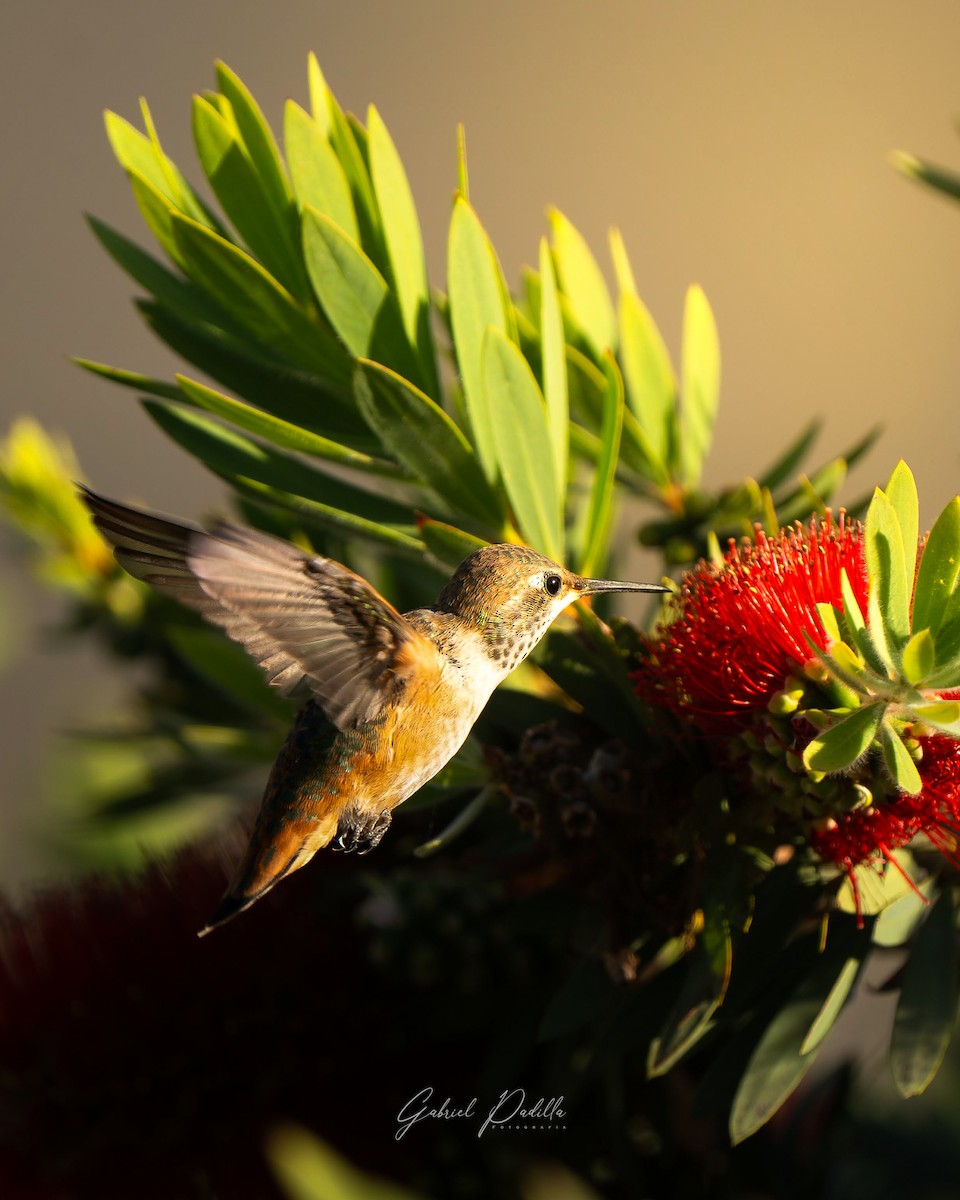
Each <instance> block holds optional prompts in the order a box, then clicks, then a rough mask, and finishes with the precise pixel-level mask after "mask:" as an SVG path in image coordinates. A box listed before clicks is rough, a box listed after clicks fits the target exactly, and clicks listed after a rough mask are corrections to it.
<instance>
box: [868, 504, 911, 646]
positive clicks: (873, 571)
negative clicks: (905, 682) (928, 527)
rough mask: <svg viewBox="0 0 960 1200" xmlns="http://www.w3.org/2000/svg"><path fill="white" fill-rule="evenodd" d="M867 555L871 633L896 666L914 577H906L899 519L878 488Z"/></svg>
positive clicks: (905, 633) (906, 631)
mask: <svg viewBox="0 0 960 1200" xmlns="http://www.w3.org/2000/svg"><path fill="white" fill-rule="evenodd" d="M864 557H865V559H866V564H867V578H868V580H869V583H870V602H869V610H870V633H871V634H872V636H873V639H874V642H875V644H876V646H877V650H878V651H879V652H880V654H881V655H882V657H883V659H884V661H885V662H886V663H887V665H888V666H889V667H891V668H893V669H897V668H898V667H899V662H900V653H901V649H902V647H903V645H904V644H905V643H906V641H907V639H908V637H909V636H910V595H911V592H912V590H913V579H912V578H910V579H909V580H908V579H907V572H906V568H905V565H904V553H903V539H902V537H901V534H900V522H899V520H898V518H897V514H896V512H895V510H894V507H893V505H892V504H891V503H890V501H889V499H888V498H887V497H886V496H885V495H884V493H883V492H881V491H880V489H879V488H877V490H876V491H875V492H874V494H873V500H872V501H871V502H870V508H869V509H868V510H867V519H866V522H865V528H864Z"/></svg>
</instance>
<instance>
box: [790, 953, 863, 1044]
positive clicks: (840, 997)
mask: <svg viewBox="0 0 960 1200" xmlns="http://www.w3.org/2000/svg"><path fill="white" fill-rule="evenodd" d="M861 966H863V959H862V958H848V959H847V960H846V961H845V962H844V964H843V966H842V967H841V968H840V974H839V975H838V976H837V978H836V980H835V982H834V984H833V987H831V989H830V991H829V992H828V993H827V996H826V998H825V999H824V1001H823V1004H822V1005H821V1008H820V1011H819V1012H818V1013H817V1015H816V1017H815V1018H814V1021H813V1024H812V1025H811V1026H810V1028H809V1029H808V1030H807V1036H806V1037H805V1038H804V1039H803V1045H802V1046H801V1047H800V1053H801V1054H810V1053H811V1052H812V1051H813V1050H816V1049H817V1047H818V1046H819V1045H820V1043H821V1042H822V1041H823V1039H824V1038H825V1037H826V1036H827V1034H828V1033H829V1032H830V1030H831V1029H832V1028H833V1026H834V1024H835V1023H836V1020H837V1017H839V1015H840V1012H841V1010H842V1009H843V1006H844V1005H845V1004H846V1002H847V997H848V996H849V995H850V992H851V991H852V990H853V985H854V984H855V983H856V981H857V976H858V975H859V974H860V968H861Z"/></svg>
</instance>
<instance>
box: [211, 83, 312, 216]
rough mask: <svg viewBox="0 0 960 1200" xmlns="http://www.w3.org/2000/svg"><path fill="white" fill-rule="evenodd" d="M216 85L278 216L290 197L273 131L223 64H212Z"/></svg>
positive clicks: (283, 210)
mask: <svg viewBox="0 0 960 1200" xmlns="http://www.w3.org/2000/svg"><path fill="white" fill-rule="evenodd" d="M216 71H217V85H218V86H219V88H220V91H221V92H222V93H223V94H224V96H226V98H227V100H229V102H230V107H231V109H232V110H233V115H234V119H235V120H236V123H237V128H238V129H239V131H240V136H241V137H242V139H243V144H244V147H245V149H246V151H247V154H248V155H249V157H250V161H251V162H252V163H253V166H254V168H255V170H256V174H257V178H258V179H259V180H260V183H261V186H262V188H263V190H264V193H265V195H266V197H267V199H268V201H269V203H270V204H271V206H272V207H273V209H274V211H275V212H276V213H277V214H278V215H279V214H283V213H286V212H287V211H289V207H290V202H291V200H292V199H293V194H292V192H291V190H290V184H289V183H288V182H287V176H286V173H285V171H284V169H283V162H282V161H281V158H280V151H279V149H278V148H277V143H276V140H275V139H274V136H273V132H272V130H271V129H270V126H269V125H268V124H267V121H266V118H265V117H264V115H263V113H262V111H261V109H260V106H259V104H257V102H256V100H254V98H253V96H252V95H251V94H250V92H249V91H248V89H247V87H246V86H245V84H244V83H243V82H242V81H241V79H240V78H239V77H238V76H237V75H236V74H235V72H233V71H231V70H230V68H229V67H228V66H227V65H226V63H223V62H218V63H217V65H216Z"/></svg>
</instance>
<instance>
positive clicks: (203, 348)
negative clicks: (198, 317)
mask: <svg viewBox="0 0 960 1200" xmlns="http://www.w3.org/2000/svg"><path fill="white" fill-rule="evenodd" d="M138 308H139V309H140V311H141V312H142V313H143V315H144V317H145V319H146V321H147V323H148V324H149V326H150V328H151V329H152V330H153V332H154V333H155V334H156V335H157V337H159V338H161V339H162V340H163V341H164V342H165V343H166V344H167V345H168V346H170V348H171V349H173V350H175V351H176V353H177V354H180V355H182V357H183V358H185V359H186V360H187V362H190V363H192V364H193V365H194V366H195V367H199V369H200V370H201V371H204V372H206V374H208V375H209V376H211V378H213V379H215V380H216V381H217V383H221V384H223V385H224V386H225V387H228V388H230V389H231V391H235V392H236V393H237V394H238V395H240V396H242V397H243V398H244V399H245V400H249V401H251V402H252V403H254V404H256V405H257V406H258V407H260V408H262V409H265V410H266V411H267V412H272V413H274V414H275V415H276V416H278V417H282V418H283V419H284V420H286V421H293V422H295V423H296V424H298V425H304V426H305V427H306V428H308V429H315V430H317V431H318V432H321V433H323V434H325V435H326V436H327V437H331V438H333V439H335V440H336V441H345V442H347V444H349V445H350V446H352V447H353V448H354V449H355V450H363V451H374V452H375V451H376V450H377V449H378V447H379V443H378V442H376V441H375V440H374V437H373V434H372V433H371V432H370V430H369V428H368V426H367V424H366V422H365V421H364V420H363V418H362V417H361V416H360V414H359V413H358V412H357V411H356V406H355V405H354V402H353V397H352V395H351V394H350V392H349V391H348V390H347V388H346V387H345V386H343V385H338V384H335V383H333V382H331V380H329V379H326V378H323V377H321V376H319V375H317V374H315V373H311V372H308V371H304V370H300V369H298V368H296V367H293V366H291V364H290V363H289V362H283V361H278V360H277V359H275V358H272V357H271V356H270V354H269V351H268V350H267V349H266V347H264V346H260V345H258V344H257V343H256V342H255V341H254V340H253V339H252V338H250V337H248V338H247V339H246V341H245V342H242V341H240V340H238V339H237V338H234V337H232V336H230V335H227V334H225V333H223V331H222V330H219V329H215V328H213V327H212V326H209V325H206V326H203V325H196V324H190V323H187V322H184V321H180V320H179V319H178V318H177V317H174V316H173V315H172V314H171V313H168V312H167V311H166V310H165V309H164V308H163V306H162V305H159V304H152V303H150V302H140V304H138Z"/></svg>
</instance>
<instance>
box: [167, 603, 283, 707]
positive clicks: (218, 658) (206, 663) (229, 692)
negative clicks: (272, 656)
mask: <svg viewBox="0 0 960 1200" xmlns="http://www.w3.org/2000/svg"><path fill="white" fill-rule="evenodd" d="M167 636H168V637H169V639H170V641H171V643H172V645H173V648H174V649H175V650H176V651H177V653H178V654H179V655H180V657H181V658H182V659H183V660H184V661H185V662H186V663H187V664H188V665H189V666H190V667H191V668H192V669H193V670H194V671H196V672H197V674H198V675H199V676H200V677H201V678H202V679H205V680H206V681H207V682H208V683H211V684H213V686H214V687H216V688H219V689H220V691H222V692H223V694H224V695H225V696H229V697H230V699H231V700H232V701H233V702H234V703H236V704H243V705H245V706H246V707H247V708H250V709H252V710H253V711H254V712H258V713H266V714H267V715H268V716H271V717H274V718H277V719H280V720H287V719H289V718H291V717H292V716H293V715H294V713H295V712H296V704H295V703H291V702H290V701H289V700H286V699H284V697H283V696H281V695H280V694H279V693H278V692H277V691H276V690H275V689H274V688H272V687H271V686H270V685H269V684H268V683H267V680H266V678H265V677H264V675H263V673H262V672H261V670H260V668H259V667H257V666H256V664H255V663H254V662H253V660H252V659H251V658H250V656H249V655H248V654H247V652H246V651H245V650H244V649H243V648H242V647H240V646H238V645H237V643H236V642H232V641H230V640H229V639H228V638H227V637H225V636H224V635H223V634H222V633H220V631H219V630H216V629H211V628H209V627H203V628H193V627H191V626H185V625H173V626H170V627H169V628H168V630H167Z"/></svg>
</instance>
